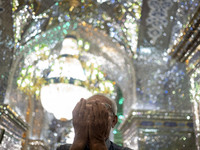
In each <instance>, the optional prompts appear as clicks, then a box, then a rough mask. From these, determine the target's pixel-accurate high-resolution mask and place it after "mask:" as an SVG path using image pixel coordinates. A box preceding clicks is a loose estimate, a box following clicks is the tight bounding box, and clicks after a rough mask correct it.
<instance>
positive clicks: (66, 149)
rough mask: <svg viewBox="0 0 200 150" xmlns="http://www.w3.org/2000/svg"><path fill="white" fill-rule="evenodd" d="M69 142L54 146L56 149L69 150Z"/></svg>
mask: <svg viewBox="0 0 200 150" xmlns="http://www.w3.org/2000/svg"><path fill="white" fill-rule="evenodd" d="M70 146H71V144H64V145H60V146H58V147H57V148H56V150H69V149H70Z"/></svg>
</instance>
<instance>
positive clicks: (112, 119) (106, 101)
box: [87, 94, 118, 138]
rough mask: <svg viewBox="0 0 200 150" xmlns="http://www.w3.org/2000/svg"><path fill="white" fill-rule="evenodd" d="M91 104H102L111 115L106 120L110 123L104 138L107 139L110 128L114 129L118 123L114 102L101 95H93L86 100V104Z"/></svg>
mask: <svg viewBox="0 0 200 150" xmlns="http://www.w3.org/2000/svg"><path fill="white" fill-rule="evenodd" d="M93 102H98V103H102V104H104V105H105V106H106V107H105V108H107V110H108V111H109V112H110V114H111V115H110V117H109V120H108V121H110V123H109V125H110V126H109V127H108V129H107V130H108V133H107V137H106V138H108V137H109V133H110V130H111V128H114V126H115V125H116V123H117V121H118V118H117V105H116V102H115V101H114V100H112V99H110V98H109V97H107V96H105V95H103V94H95V95H93V96H91V97H89V98H88V99H87V103H93Z"/></svg>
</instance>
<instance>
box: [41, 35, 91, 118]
mask: <svg viewBox="0 0 200 150" xmlns="http://www.w3.org/2000/svg"><path fill="white" fill-rule="evenodd" d="M78 55H79V50H78V46H77V40H76V38H75V37H74V36H67V37H66V38H65V39H64V41H63V42H62V49H61V51H60V56H59V57H58V58H57V59H56V60H55V63H54V66H52V70H53V71H51V72H50V73H49V75H48V80H53V81H56V82H53V83H50V84H48V85H45V86H43V87H42V88H41V103H42V106H43V107H44V109H45V110H47V111H48V112H50V113H53V114H54V116H55V117H56V119H63V118H64V119H67V120H70V119H72V110H73V108H74V107H75V105H76V103H77V102H78V101H79V100H80V99H81V98H88V97H89V96H91V95H92V94H91V92H90V91H88V90H87V89H86V88H84V87H82V86H77V85H74V84H73V82H71V81H74V80H79V81H85V80H86V76H85V74H84V71H83V68H82V65H81V63H80V61H79V60H78V59H77V58H76V57H75V56H78ZM61 78H62V79H64V80H65V79H67V80H68V81H69V82H68V83H60V82H59V81H60V79H61Z"/></svg>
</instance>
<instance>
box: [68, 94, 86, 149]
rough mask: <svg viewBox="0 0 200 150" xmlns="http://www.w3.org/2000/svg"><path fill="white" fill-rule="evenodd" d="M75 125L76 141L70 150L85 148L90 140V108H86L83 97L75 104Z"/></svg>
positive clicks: (73, 113)
mask: <svg viewBox="0 0 200 150" xmlns="http://www.w3.org/2000/svg"><path fill="white" fill-rule="evenodd" d="M72 115H73V126H74V132H75V137H74V142H73V144H72V146H71V148H70V150H76V149H77V150H81V149H84V148H85V146H86V144H87V142H88V115H89V110H88V109H86V100H85V99H83V98H82V99H81V100H80V101H79V102H78V103H77V104H76V106H75V108H74V110H73V112H72Z"/></svg>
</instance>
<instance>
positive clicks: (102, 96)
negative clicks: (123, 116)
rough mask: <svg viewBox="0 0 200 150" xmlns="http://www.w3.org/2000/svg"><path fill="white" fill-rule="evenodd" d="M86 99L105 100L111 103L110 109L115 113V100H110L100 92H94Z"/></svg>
mask: <svg viewBox="0 0 200 150" xmlns="http://www.w3.org/2000/svg"><path fill="white" fill-rule="evenodd" d="M87 100H89V101H104V102H105V101H106V102H109V103H110V104H111V107H112V111H113V112H114V114H115V115H116V114H117V105H116V102H115V101H114V100H112V99H111V98H109V97H107V96H106V95H104V94H101V93H98V94H95V95H93V96H91V97H89V98H88V99H87Z"/></svg>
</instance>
